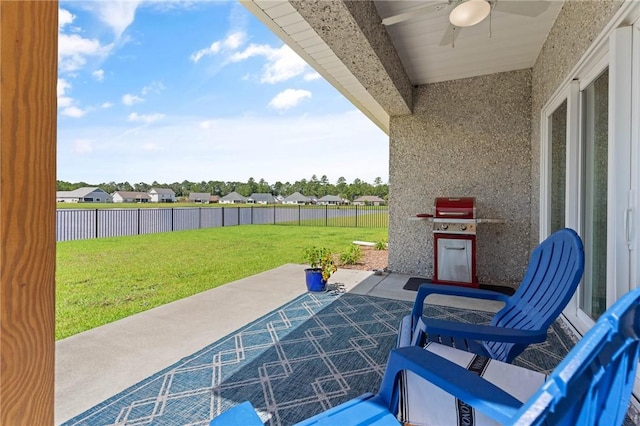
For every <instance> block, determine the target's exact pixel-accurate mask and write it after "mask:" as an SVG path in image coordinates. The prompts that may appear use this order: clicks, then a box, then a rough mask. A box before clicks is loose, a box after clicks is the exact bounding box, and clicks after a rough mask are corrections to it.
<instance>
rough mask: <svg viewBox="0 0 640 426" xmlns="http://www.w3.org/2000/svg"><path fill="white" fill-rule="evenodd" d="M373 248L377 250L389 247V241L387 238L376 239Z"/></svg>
mask: <svg viewBox="0 0 640 426" xmlns="http://www.w3.org/2000/svg"><path fill="white" fill-rule="evenodd" d="M373 248H374V249H376V250H385V249H386V248H387V241H386V240H380V241H376V243H375V245H374V246H373Z"/></svg>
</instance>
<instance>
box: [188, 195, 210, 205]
mask: <svg viewBox="0 0 640 426" xmlns="http://www.w3.org/2000/svg"><path fill="white" fill-rule="evenodd" d="M189 202H190V203H206V204H209V203H210V202H211V194H209V193H208V192H192V193H190V194H189Z"/></svg>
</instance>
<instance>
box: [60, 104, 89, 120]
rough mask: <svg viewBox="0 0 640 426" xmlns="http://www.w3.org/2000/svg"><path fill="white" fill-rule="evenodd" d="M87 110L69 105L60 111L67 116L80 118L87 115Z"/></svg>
mask: <svg viewBox="0 0 640 426" xmlns="http://www.w3.org/2000/svg"><path fill="white" fill-rule="evenodd" d="M86 113H87V111H84V110H81V109H80V108H78V107H75V106H68V107H66V108H64V109H63V110H62V111H60V114H62V115H66V116H67V117H73V118H80V117H82V116H83V115H85V114H86Z"/></svg>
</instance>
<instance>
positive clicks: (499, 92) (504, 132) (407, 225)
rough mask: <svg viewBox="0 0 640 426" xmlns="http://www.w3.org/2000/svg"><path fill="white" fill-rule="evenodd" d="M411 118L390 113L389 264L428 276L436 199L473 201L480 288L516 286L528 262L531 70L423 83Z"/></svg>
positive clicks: (416, 92)
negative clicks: (422, 216)
mask: <svg viewBox="0 0 640 426" xmlns="http://www.w3.org/2000/svg"><path fill="white" fill-rule="evenodd" d="M415 95H416V96H415V104H414V114H413V115H411V116H405V117H392V119H391V132H390V138H391V144H390V153H389V154H390V159H389V161H390V178H389V180H390V198H391V199H390V205H391V212H390V215H391V216H390V224H389V247H390V251H389V268H390V269H391V270H392V271H396V272H403V273H412V274H421V275H426V276H431V275H432V274H433V235H432V225H431V224H430V223H428V222H426V221H414V220H410V218H411V217H413V216H415V214H417V213H425V212H431V209H432V206H433V202H434V199H435V197H438V196H452V197H456V196H474V197H476V203H477V213H478V216H479V217H480V218H500V219H504V220H505V223H503V224H481V225H479V226H478V233H477V247H478V250H477V259H478V262H477V266H478V278H479V280H480V282H481V283H493V284H501V283H502V284H515V283H518V282H519V281H520V279H521V278H522V274H523V272H524V269H525V267H526V265H527V262H528V257H529V232H530V220H531V218H530V214H531V205H530V203H531V199H530V187H531V181H530V175H531V174H530V170H531V164H530V158H531V154H530V141H531V70H530V69H529V70H521V71H513V72H508V73H500V74H492V75H487V76H482V77H475V78H469V79H464V80H456V81H450V82H444V83H435V84H429V85H424V86H420V87H418V88H417V89H416V91H415Z"/></svg>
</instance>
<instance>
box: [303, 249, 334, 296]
mask: <svg viewBox="0 0 640 426" xmlns="http://www.w3.org/2000/svg"><path fill="white" fill-rule="evenodd" d="M303 254H304V259H305V260H306V261H307V263H309V266H310V268H307V269H305V270H304V272H305V278H306V282H307V290H309V291H325V289H326V287H327V280H328V279H329V277H330V276H331V274H333V273H334V272H335V271H337V270H338V268H337V267H336V265H335V262H334V260H333V254H332V253H331V251H330V250H329V249H328V248H326V247H315V246H314V247H307V248H306V249H305V250H304V253H303Z"/></svg>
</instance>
